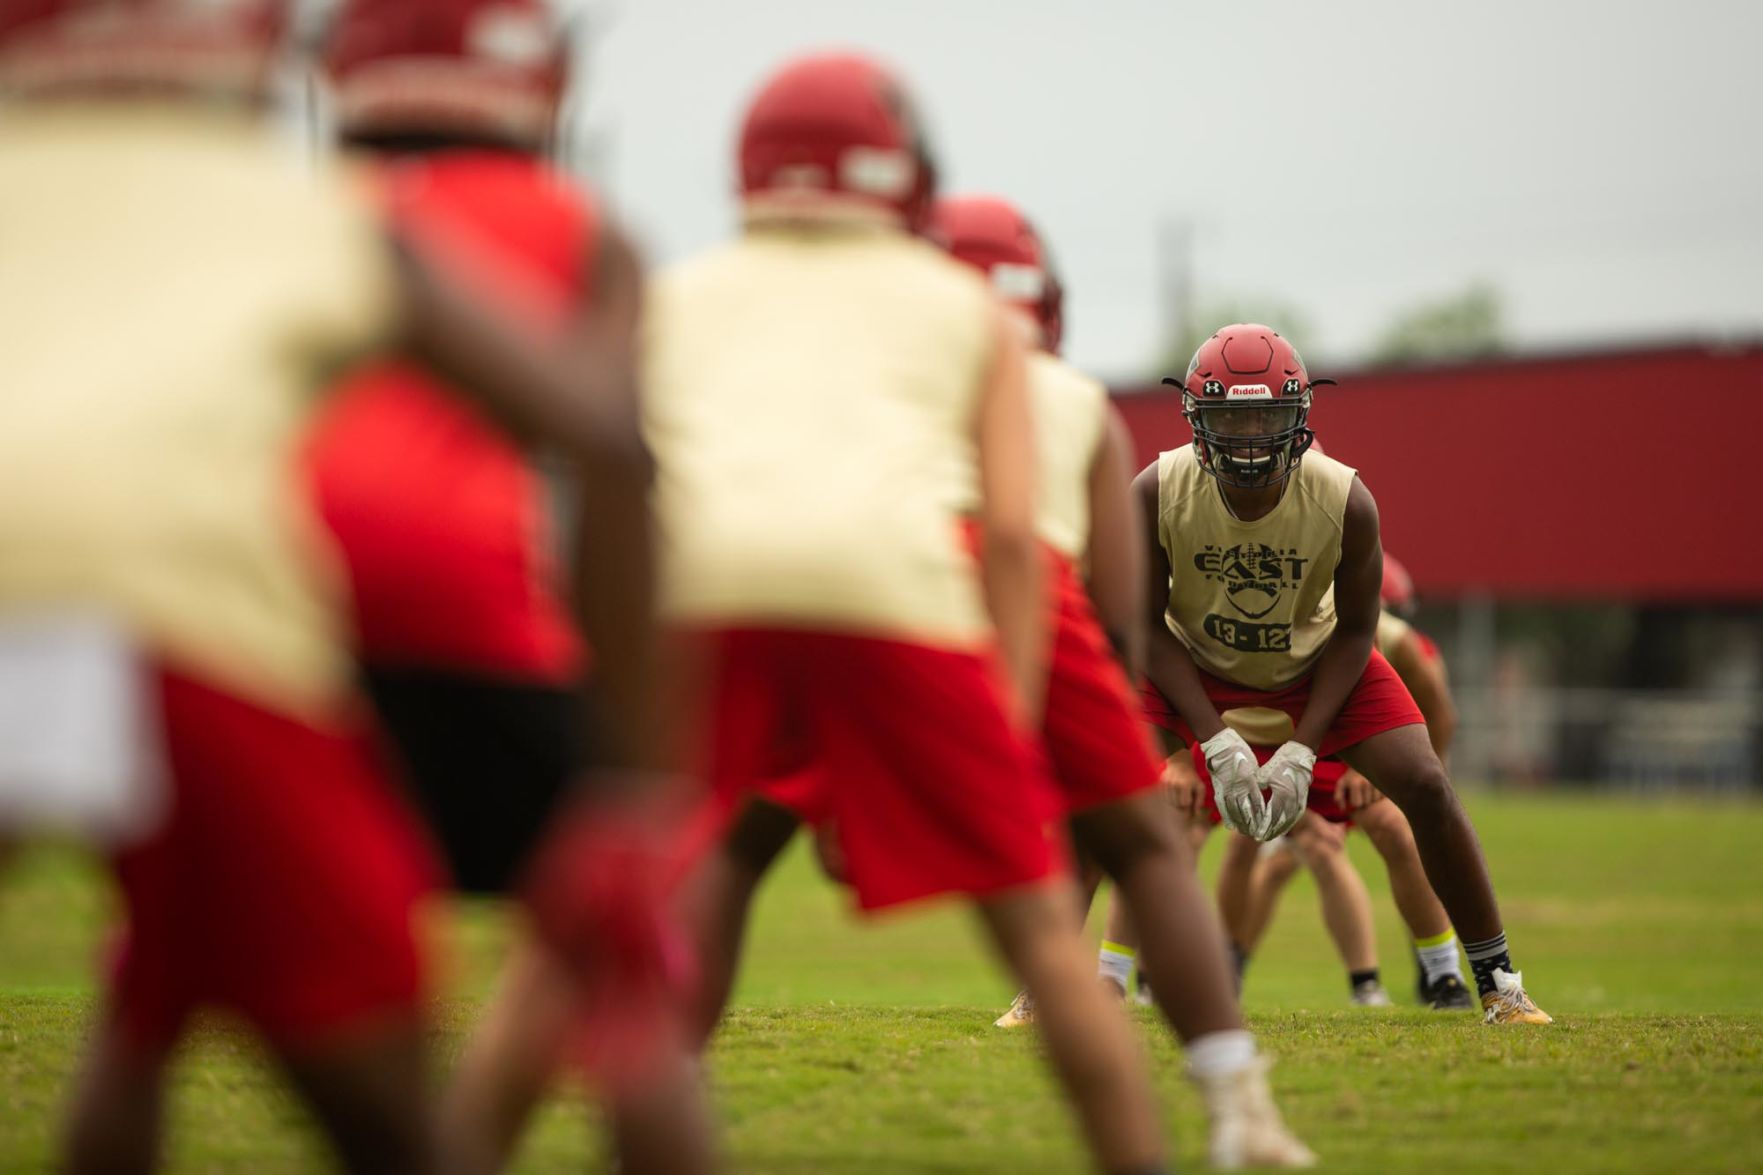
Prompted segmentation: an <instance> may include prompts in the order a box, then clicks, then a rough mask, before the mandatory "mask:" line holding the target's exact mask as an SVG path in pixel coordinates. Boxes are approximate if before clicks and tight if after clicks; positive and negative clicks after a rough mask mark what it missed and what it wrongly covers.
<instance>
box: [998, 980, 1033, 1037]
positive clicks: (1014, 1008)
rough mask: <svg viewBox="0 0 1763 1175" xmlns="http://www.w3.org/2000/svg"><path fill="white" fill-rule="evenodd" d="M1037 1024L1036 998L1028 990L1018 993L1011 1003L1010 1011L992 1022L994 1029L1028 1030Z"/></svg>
mask: <svg viewBox="0 0 1763 1175" xmlns="http://www.w3.org/2000/svg"><path fill="white" fill-rule="evenodd" d="M1034 1022H1035V997H1034V996H1032V995H1029V994H1028V992H1027V990H1026V989H1025V990H1023V991H1019V992H1017V993H1016V998H1015V999H1013V1000H1011V1001H1010V1010H1009V1011H1007V1012H1005V1013H1004V1014H1003V1015H1002V1016H999V1017H998V1018H997V1019H996V1020H993V1021H992V1027H993V1028H1026V1027H1027V1026H1028V1025H1030V1024H1033V1023H1034Z"/></svg>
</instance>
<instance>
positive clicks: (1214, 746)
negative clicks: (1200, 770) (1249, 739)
mask: <svg viewBox="0 0 1763 1175" xmlns="http://www.w3.org/2000/svg"><path fill="white" fill-rule="evenodd" d="M1200 752H1201V754H1203V755H1205V756H1206V768H1207V770H1209V771H1211V772H1212V798H1213V799H1214V800H1215V801H1217V803H1218V814H1219V815H1220V816H1221V817H1223V818H1224V826H1225V827H1226V828H1228V829H1230V830H1231V831H1232V832H1239V833H1241V834H1242V835H1244V836H1252V837H1254V838H1255V839H1256V840H1260V839H1262V829H1264V828H1265V827H1266V825H1267V804H1266V802H1265V801H1263V800H1262V798H1261V784H1260V782H1259V781H1258V780H1257V779H1256V778H1255V752H1254V751H1251V750H1250V749H1249V744H1248V743H1246V742H1244V741H1243V736H1242V735H1240V734H1238V733H1237V732H1236V731H1234V730H1232V729H1231V728H1230V727H1228V726H1227V727H1225V728H1224V729H1223V730H1221V731H1219V732H1218V733H1217V734H1215V735H1213V736H1212V737H1211V738H1209V739H1207V740H1206V741H1205V742H1203V743H1201V744H1200Z"/></svg>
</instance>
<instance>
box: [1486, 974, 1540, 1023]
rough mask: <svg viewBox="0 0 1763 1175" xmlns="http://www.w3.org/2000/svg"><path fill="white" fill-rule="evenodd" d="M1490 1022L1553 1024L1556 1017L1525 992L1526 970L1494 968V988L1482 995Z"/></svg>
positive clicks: (1487, 1019) (1487, 1020) (1488, 1021)
mask: <svg viewBox="0 0 1763 1175" xmlns="http://www.w3.org/2000/svg"><path fill="white" fill-rule="evenodd" d="M1481 1006H1482V1008H1483V1009H1485V1011H1486V1015H1485V1016H1484V1017H1483V1019H1484V1020H1485V1021H1486V1022H1487V1023H1489V1024H1553V1023H1554V1022H1555V1018H1554V1017H1553V1016H1551V1015H1549V1014H1548V1013H1547V1012H1545V1011H1543V1010H1542V1009H1541V1008H1539V1007H1537V1006H1536V1004H1535V1003H1533V1002H1532V1001H1531V998H1530V997H1529V996H1528V995H1526V994H1525V993H1524V972H1522V971H1502V970H1500V969H1499V968H1498V967H1496V968H1494V990H1493V991H1491V992H1489V993H1488V994H1487V995H1484V996H1482V997H1481Z"/></svg>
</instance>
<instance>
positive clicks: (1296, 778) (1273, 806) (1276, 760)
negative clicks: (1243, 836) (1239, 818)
mask: <svg viewBox="0 0 1763 1175" xmlns="http://www.w3.org/2000/svg"><path fill="white" fill-rule="evenodd" d="M1315 769H1316V752H1315V751H1313V750H1311V749H1310V748H1309V747H1307V746H1305V745H1304V744H1303V743H1297V742H1291V743H1283V744H1281V746H1280V748H1279V750H1277V751H1275V752H1273V758H1271V759H1269V760H1267V762H1266V763H1265V764H1264V765H1263V766H1262V768H1261V770H1260V771H1258V772H1256V773H1255V784H1256V787H1257V789H1259V788H1263V787H1265V788H1268V789H1269V791H1270V794H1269V795H1268V797H1267V824H1266V826H1265V827H1264V828H1263V829H1262V833H1261V839H1262V840H1272V839H1273V838H1274V837H1276V836H1284V835H1285V834H1286V833H1287V832H1290V831H1291V828H1292V825H1294V824H1296V823H1297V822H1298V819H1299V817H1301V816H1303V815H1304V802H1305V800H1306V799H1308V798H1309V795H1310V773H1311V772H1312V771H1314V770H1315Z"/></svg>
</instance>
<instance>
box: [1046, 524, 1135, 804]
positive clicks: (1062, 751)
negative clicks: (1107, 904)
mask: <svg viewBox="0 0 1763 1175" xmlns="http://www.w3.org/2000/svg"><path fill="white" fill-rule="evenodd" d="M1050 570H1051V579H1052V582H1051V587H1052V592H1053V605H1054V608H1055V609H1056V611H1057V616H1056V619H1055V625H1054V637H1053V655H1052V661H1051V664H1050V665H1049V672H1048V676H1047V705H1046V712H1045V717H1044V718H1043V719H1042V722H1041V734H1042V738H1043V741H1044V743H1045V749H1046V754H1047V758H1048V759H1049V760H1050V761H1051V764H1052V768H1053V781H1054V783H1055V784H1056V785H1057V787H1058V789H1059V792H1060V794H1061V796H1062V797H1063V798H1064V801H1065V808H1066V810H1067V811H1068V812H1075V811H1080V810H1082V809H1084V808H1090V807H1094V806H1096V805H1098V804H1107V803H1112V802H1114V801H1116V800H1122V799H1126V798H1127V797H1129V796H1134V795H1137V794H1138V793H1140V792H1142V791H1148V790H1150V789H1152V788H1155V787H1157V786H1159V784H1160V781H1161V778H1162V767H1161V764H1160V763H1159V761H1158V758H1157V755H1156V752H1155V750H1154V749H1153V747H1152V743H1151V739H1150V732H1149V731H1147V730H1146V729H1145V726H1144V723H1143V722H1142V721H1140V719H1139V715H1138V707H1137V705H1136V704H1135V700H1134V698H1133V695H1132V687H1131V686H1130V685H1129V684H1128V683H1127V680H1126V674H1125V672H1124V671H1123V670H1122V669H1121V667H1120V662H1119V661H1117V660H1115V658H1114V650H1113V648H1112V646H1111V645H1110V644H1109V643H1108V638H1107V636H1105V635H1104V634H1103V632H1102V626H1101V624H1100V623H1098V621H1097V620H1096V613H1095V610H1094V609H1093V608H1092V607H1091V605H1090V595H1089V592H1088V590H1087V589H1086V588H1085V587H1084V584H1083V580H1082V579H1081V578H1080V577H1079V575H1078V574H1077V571H1076V569H1075V568H1074V567H1073V566H1072V565H1071V564H1070V562H1068V561H1067V560H1065V559H1062V558H1055V559H1053V560H1052V567H1051V568H1050Z"/></svg>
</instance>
